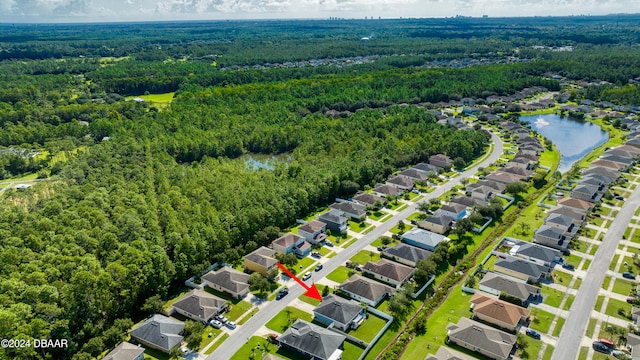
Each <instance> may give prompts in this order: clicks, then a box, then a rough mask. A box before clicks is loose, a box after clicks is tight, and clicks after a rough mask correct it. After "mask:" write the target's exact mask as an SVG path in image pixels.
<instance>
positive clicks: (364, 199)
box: [351, 192, 387, 208]
mask: <svg viewBox="0 0 640 360" xmlns="http://www.w3.org/2000/svg"><path fill="white" fill-rule="evenodd" d="M351 200H353V202H355V203H358V204H361V205H364V206H367V207H372V208H373V207H375V206H376V202H380V205H381V206H384V205H385V204H386V203H387V199H385V198H384V197H382V196H378V195H374V194H369V193H365V192H363V193H359V194H357V195H356V196H354V197H353V198H352V199H351Z"/></svg>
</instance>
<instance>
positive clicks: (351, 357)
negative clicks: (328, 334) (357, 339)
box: [342, 341, 364, 360]
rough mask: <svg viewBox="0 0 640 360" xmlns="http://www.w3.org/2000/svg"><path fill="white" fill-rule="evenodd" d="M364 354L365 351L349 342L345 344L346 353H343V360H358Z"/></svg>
mask: <svg viewBox="0 0 640 360" xmlns="http://www.w3.org/2000/svg"><path fill="white" fill-rule="evenodd" d="M363 352H364V349H363V348H361V347H359V346H356V345H354V344H352V343H351V342H349V341H345V342H344V352H343V353H342V360H358V359H359V358H360V355H362V353H363Z"/></svg>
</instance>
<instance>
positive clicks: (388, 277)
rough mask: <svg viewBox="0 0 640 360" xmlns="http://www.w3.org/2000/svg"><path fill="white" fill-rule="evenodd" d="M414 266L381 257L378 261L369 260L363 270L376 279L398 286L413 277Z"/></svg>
mask: <svg viewBox="0 0 640 360" xmlns="http://www.w3.org/2000/svg"><path fill="white" fill-rule="evenodd" d="M413 270H414V269H413V268H410V267H408V266H406V265H402V264H399V263H396V262H393V261H390V260H387V259H380V260H378V262H377V263H373V262H371V261H369V262H367V263H366V264H365V265H364V266H363V267H362V271H363V273H365V274H370V275H372V276H373V277H374V278H375V279H378V280H380V281H384V282H385V283H388V284H391V285H394V286H395V287H396V289H397V288H399V287H400V286H402V284H403V283H404V282H405V281H407V280H408V279H409V277H411V274H413Z"/></svg>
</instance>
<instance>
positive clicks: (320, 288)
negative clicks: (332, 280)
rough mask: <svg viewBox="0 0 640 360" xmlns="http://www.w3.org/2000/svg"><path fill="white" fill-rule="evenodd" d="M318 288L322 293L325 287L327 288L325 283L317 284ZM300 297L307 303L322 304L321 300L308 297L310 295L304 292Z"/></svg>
mask: <svg viewBox="0 0 640 360" xmlns="http://www.w3.org/2000/svg"><path fill="white" fill-rule="evenodd" d="M316 288H317V289H318V292H319V293H320V294H322V291H323V290H324V288H326V286H325V285H322V284H316ZM298 299H300V300H302V301H304V302H306V303H307V304H311V305H313V306H318V305H320V300H316V299H313V298H310V297H308V296H304V294H302V295H300V296H299V297H298Z"/></svg>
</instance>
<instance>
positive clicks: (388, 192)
mask: <svg viewBox="0 0 640 360" xmlns="http://www.w3.org/2000/svg"><path fill="white" fill-rule="evenodd" d="M372 191H373V193H374V194H376V195H378V196H382V197H385V196H397V195H402V193H403V190H401V189H399V188H397V187H395V186H391V185H387V184H379V185H377V186H376V187H374V188H373V190H372Z"/></svg>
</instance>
